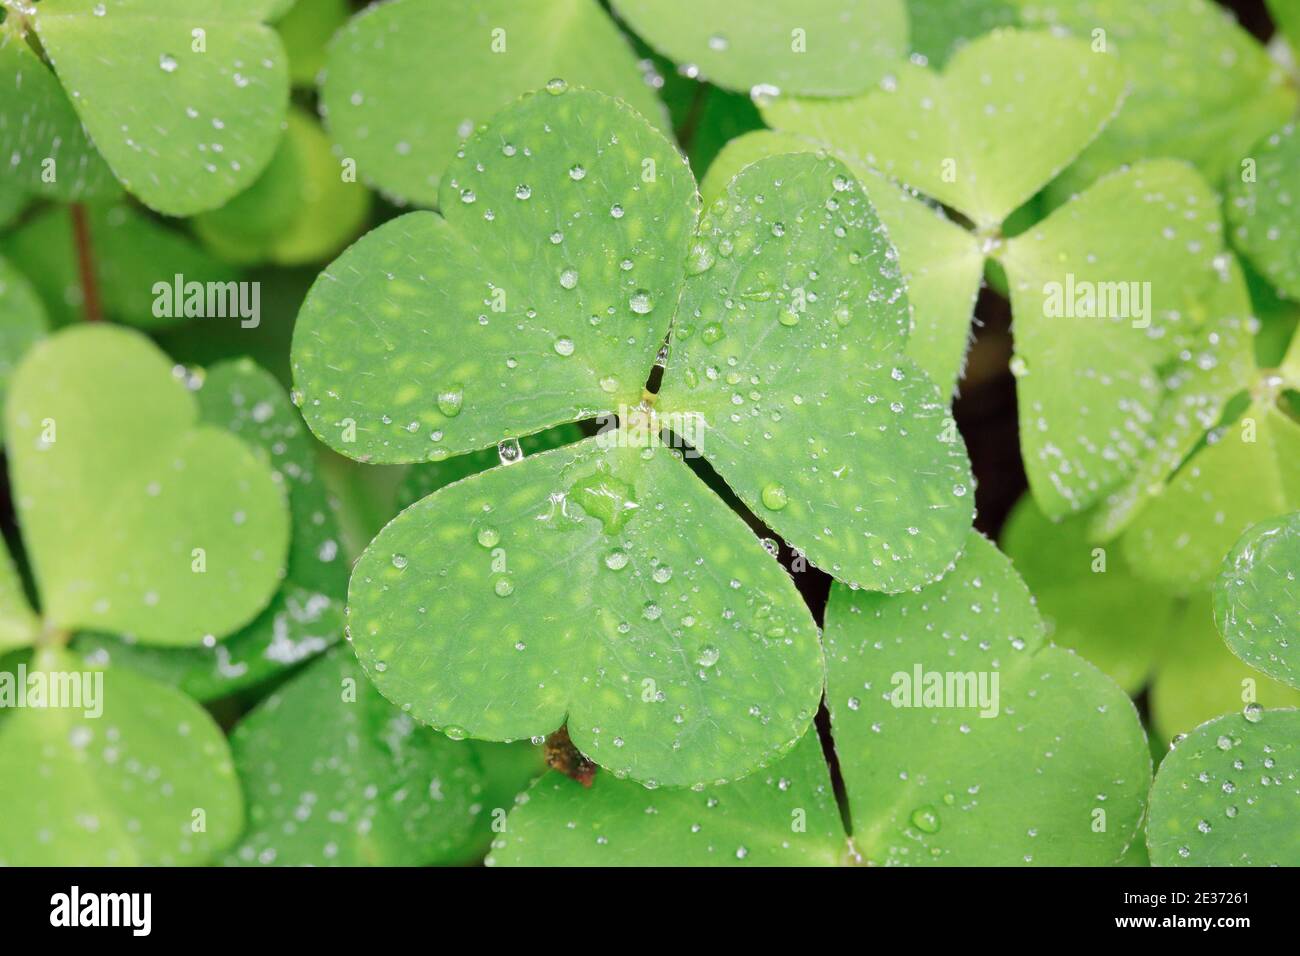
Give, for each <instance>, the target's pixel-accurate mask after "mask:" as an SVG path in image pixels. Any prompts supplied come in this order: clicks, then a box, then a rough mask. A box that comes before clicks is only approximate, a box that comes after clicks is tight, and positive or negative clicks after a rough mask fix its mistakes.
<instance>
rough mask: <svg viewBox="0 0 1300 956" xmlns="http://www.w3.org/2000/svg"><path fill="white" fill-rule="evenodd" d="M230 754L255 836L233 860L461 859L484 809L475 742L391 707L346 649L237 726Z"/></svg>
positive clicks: (378, 862)
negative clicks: (438, 730) (447, 734)
mask: <svg viewBox="0 0 1300 956" xmlns="http://www.w3.org/2000/svg"><path fill="white" fill-rule="evenodd" d="M231 749H232V751H233V753H234V760H235V765H236V767H237V768H238V770H239V776H240V780H241V782H242V783H243V786H244V790H245V793H246V795H247V801H248V829H247V830H246V831H245V833H244V835H243V836H242V837H241V838H240V841H239V844H238V845H237V846H236V847H234V848H233V849H232V850H231V852H230V854H229V855H228V856H227V858H226V862H227V863H238V864H245V865H247V864H262V865H271V864H274V865H277V866H303V865H306V866H422V865H429V864H431V863H442V862H454V861H455V860H456V853H457V852H458V851H459V850H460V849H461V848H462V847H463V846H464V845H465V843H466V841H467V840H468V839H469V837H470V834H471V833H472V831H473V826H474V822H475V818H476V817H477V815H478V814H479V813H480V812H482V810H483V808H482V805H481V803H480V800H479V797H480V794H481V791H482V787H483V775H482V771H481V770H480V768H479V765H478V761H477V759H476V758H475V755H474V753H473V751H472V750H471V748H470V746H469V745H468V744H466V743H457V742H455V741H451V740H448V739H447V738H446V737H444V736H442V735H441V734H438V733H435V732H434V731H431V730H429V729H428V728H425V727H421V726H419V725H418V724H417V723H416V722H415V721H414V720H412V719H411V717H409V716H407V715H406V714H403V713H402V712H401V711H400V710H398V709H397V708H396V707H394V706H393V705H392V704H390V703H388V701H386V700H384V699H383V698H382V697H381V696H379V694H378V692H376V691H375V689H374V687H373V686H372V685H371V684H370V682H369V681H367V680H366V678H365V675H364V674H363V673H362V672H361V668H360V667H359V666H358V665H357V663H356V660H355V659H354V658H353V656H352V652H351V651H350V650H349V649H347V648H339V649H337V650H335V651H332V652H331V653H330V654H328V655H327V656H325V657H323V658H321V659H320V660H319V661H316V662H315V663H313V664H311V665H310V666H309V667H307V668H306V669H305V670H303V671H302V672H301V673H300V674H298V675H297V676H295V677H294V678H293V679H292V680H290V681H289V683H287V684H285V685H284V686H282V687H280V688H279V689H277V690H276V691H275V692H274V693H272V694H271V695H270V696H269V697H268V698H267V699H266V700H264V701H263V702H262V703H261V704H260V705H259V706H258V708H257V709H256V710H254V711H253V712H252V713H251V714H249V715H248V716H247V717H245V718H244V719H243V720H242V721H241V722H240V723H239V725H238V726H237V727H236V728H235V731H234V733H233V735H232V736H231Z"/></svg>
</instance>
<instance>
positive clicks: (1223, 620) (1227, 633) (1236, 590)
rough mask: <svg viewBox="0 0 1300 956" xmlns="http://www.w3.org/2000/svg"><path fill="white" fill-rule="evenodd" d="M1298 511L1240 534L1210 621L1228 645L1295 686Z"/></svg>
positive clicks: (1299, 632) (1298, 665)
mask: <svg viewBox="0 0 1300 956" xmlns="http://www.w3.org/2000/svg"><path fill="white" fill-rule="evenodd" d="M1297 569H1300V512H1294V513H1292V514H1289V515H1286V516H1284V517H1281V518H1276V519H1270V520H1268V521H1265V522H1262V523H1260V524H1257V525H1255V526H1254V527H1252V528H1251V529H1250V530H1248V531H1247V532H1246V533H1245V534H1244V535H1242V537H1241V540H1240V541H1238V542H1237V544H1236V545H1235V546H1234V547H1233V549H1232V551H1230V552H1229V553H1228V556H1227V558H1225V559H1224V562H1223V572H1222V573H1221V574H1220V575H1219V580H1218V581H1217V582H1216V583H1215V588H1214V619H1215V622H1216V623H1217V624H1218V626H1219V631H1220V633H1222V634H1223V639H1224V640H1225V641H1226V642H1227V644H1228V649H1229V650H1231V651H1232V653H1234V654H1236V655H1237V656H1238V657H1240V658H1241V659H1242V660H1243V661H1245V662H1246V663H1247V664H1250V665H1251V666H1252V667H1256V668H1258V669H1259V670H1261V671H1263V672H1264V673H1265V674H1267V675H1268V676H1270V677H1273V678H1276V679H1277V680H1280V681H1282V682H1283V683H1285V684H1290V685H1291V686H1292V687H1295V688H1297V689H1300V646H1298V645H1300V640H1297V639H1298V638H1300V586H1297V583H1296V573H1297Z"/></svg>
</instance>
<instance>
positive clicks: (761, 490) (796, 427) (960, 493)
mask: <svg viewBox="0 0 1300 956" xmlns="http://www.w3.org/2000/svg"><path fill="white" fill-rule="evenodd" d="M689 263H690V264H689V265H688V272H689V273H691V274H690V275H689V277H688V279H687V282H686V287H685V289H684V291H683V293H682V299H681V303H680V305H679V306H678V317H677V320H676V322H675V323H674V327H673V351H672V356H671V360H670V363H669V368H668V371H667V373H666V375H665V379H664V386H663V389H662V392H661V394H660V407H661V408H662V410H663V413H664V415H665V417H666V418H668V419H669V420H670V421H671V419H672V418H673V417H674V416H677V417H680V418H681V419H683V426H682V427H683V429H684V430H685V432H686V435H685V437H686V439H687V441H689V442H691V443H692V444H693V445H694V446H695V447H696V448H697V450H698V451H699V452H700V453H701V454H702V455H703V456H704V457H705V458H706V459H708V461H709V462H710V463H711V464H712V465H713V467H714V468H716V469H717V470H718V472H719V474H720V475H721V476H722V477H723V479H724V480H725V481H726V482H727V483H728V485H729V486H730V487H731V488H732V489H733V490H734V491H735V492H736V493H737V494H738V495H739V496H740V498H741V499H742V500H743V501H744V502H745V503H746V505H748V507H749V508H750V510H751V511H753V512H754V513H755V514H756V515H758V516H759V517H760V520H762V521H763V522H764V523H765V524H767V525H768V526H769V527H771V528H772V529H773V530H775V531H777V532H778V533H780V534H781V535H783V536H784V537H786V538H788V539H789V540H791V541H794V542H796V543H797V544H798V546H799V547H800V548H801V549H802V550H803V551H804V552H805V553H806V554H807V556H808V559H809V560H810V561H812V563H814V564H816V565H818V566H819V567H822V568H824V569H825V570H827V571H828V572H830V573H831V574H832V575H834V576H835V577H836V578H839V579H841V580H844V581H846V582H848V583H852V584H857V585H860V586H863V587H869V588H872V589H875V590H888V591H899V590H903V589H906V588H910V587H913V586H915V585H919V584H923V583H926V582H928V581H931V580H934V579H935V578H936V577H938V576H939V575H940V574H942V573H943V571H944V569H945V568H946V567H947V566H948V564H949V562H950V561H951V559H952V557H953V555H954V554H956V552H957V551H958V549H959V548H960V547H961V543H962V541H963V540H964V538H965V534H966V529H967V528H968V527H969V526H970V520H971V516H972V513H973V494H972V479H971V476H970V470H969V464H968V462H967V459H966V451H965V446H964V445H963V443H962V441H961V439H960V437H958V436H957V435H956V434H955V429H954V428H952V427H951V425H950V421H951V420H950V417H949V414H948V410H947V405H946V401H945V396H943V395H942V394H940V392H939V390H938V389H937V388H935V386H934V384H933V383H932V382H931V381H930V380H929V378H928V377H927V376H926V375H925V373H924V372H922V371H921V370H920V369H919V368H918V367H917V366H916V364H915V363H914V362H912V361H911V360H910V359H908V358H906V357H905V356H904V355H903V354H902V353H903V348H904V345H905V342H906V338H907V334H908V328H909V325H910V313H909V310H908V304H907V295H906V290H905V288H904V283H903V279H902V277H901V275H900V274H899V270H898V263H897V255H896V253H895V251H894V249H893V247H892V246H891V245H890V243H889V239H888V237H887V236H886V234H885V231H884V228H883V226H882V225H881V224H880V220H879V219H878V218H877V217H876V215H875V212H874V209H873V207H872V206H871V204H870V201H869V200H868V198H867V196H866V194H865V192H864V191H863V189H862V187H861V185H860V184H859V183H858V181H857V180H856V179H855V178H854V177H853V174H852V173H851V172H850V171H849V169H848V168H847V167H846V166H844V165H843V164H842V163H840V162H839V161H837V160H834V159H830V158H814V157H812V156H808V155H802V154H797V155H788V156H774V157H770V158H767V159H764V160H762V161H761V162H759V163H756V164H754V165H750V166H748V167H746V168H744V169H742V171H741V172H740V173H739V174H738V175H737V176H736V178H735V179H733V180H732V181H731V183H730V184H729V185H728V187H727V192H726V194H725V196H723V197H719V198H718V199H717V200H715V201H714V202H713V203H712V204H711V205H710V207H709V208H708V209H706V210H705V212H704V215H703V218H702V221H701V225H700V229H699V232H698V234H697V238H696V241H695V243H694V245H693V246H692V248H691V254H690V260H689ZM945 430H947V431H948V434H945ZM886 461H888V462H889V465H888V466H885V465H884V463H885V462H886Z"/></svg>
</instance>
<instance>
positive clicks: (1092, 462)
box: [764, 30, 1221, 517]
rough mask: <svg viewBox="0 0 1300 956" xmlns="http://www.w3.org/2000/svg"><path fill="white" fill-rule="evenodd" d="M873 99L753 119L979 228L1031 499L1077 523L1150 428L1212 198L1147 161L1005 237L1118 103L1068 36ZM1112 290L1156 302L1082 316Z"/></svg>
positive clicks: (1009, 46)
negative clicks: (1005, 311)
mask: <svg viewBox="0 0 1300 956" xmlns="http://www.w3.org/2000/svg"><path fill="white" fill-rule="evenodd" d="M1031 77H1032V78H1033V79H1032V81H1031V79H1030V78H1031ZM882 86H883V88H882V89H881V90H878V91H876V92H873V93H870V94H867V95H865V96H861V97H856V98H849V99H841V100H812V99H799V98H784V97H779V98H776V99H775V100H773V101H772V102H770V103H769V104H767V105H766V107H765V109H764V115H765V117H766V118H767V119H768V120H769V121H770V122H771V123H773V125H775V126H777V127H778V128H779V129H781V130H784V131H790V132H795V133H798V134H800V135H802V136H804V137H806V138H809V139H811V140H813V141H815V142H818V143H823V144H825V145H827V146H828V147H829V148H831V149H833V150H835V151H837V152H839V153H841V154H843V155H846V156H848V157H851V158H852V159H853V160H854V161H855V162H856V163H858V164H861V165H862V166H865V167H868V168H874V169H876V170H879V171H881V172H883V173H885V174H888V175H890V176H892V177H894V178H896V179H899V180H901V181H902V182H904V183H905V184H907V185H909V186H912V187H914V188H917V189H919V190H921V191H922V192H924V193H925V194H927V195H929V196H931V197H933V198H935V199H937V200H939V201H941V202H943V203H945V204H946V205H949V206H951V207H953V208H955V209H956V210H957V211H958V212H960V213H962V214H964V215H965V216H967V217H968V218H970V219H971V220H972V221H973V222H974V224H975V226H976V229H977V236H978V238H979V239H980V241H981V243H982V248H983V249H984V251H985V253H986V254H987V255H988V256H990V257H991V258H992V260H993V261H994V262H995V263H996V264H998V265H1000V266H1002V267H1003V268H1005V270H1006V274H1007V276H1008V281H1009V288H1010V297H1011V299H1012V308H1013V313H1014V316H1015V325H1014V328H1015V332H1016V352H1017V360H1016V362H1015V364H1014V366H1013V370H1015V371H1016V372H1017V373H1018V375H1019V381H1018V385H1017V389H1018V391H1019V397H1020V405H1021V409H1022V414H1021V445H1022V449H1023V455H1024V460H1025V466H1026V470H1027V471H1028V474H1029V481H1030V487H1031V489H1032V490H1033V493H1034V497H1035V499H1036V500H1037V501H1038V503H1039V505H1040V507H1042V508H1043V510H1044V511H1045V512H1046V513H1047V514H1048V515H1050V516H1054V517H1056V516H1060V515H1063V514H1066V513H1069V512H1071V511H1081V510H1084V509H1086V508H1088V507H1089V506H1090V505H1092V504H1093V503H1095V502H1096V501H1097V500H1098V499H1099V498H1100V497H1101V495H1102V494H1104V493H1105V492H1106V491H1107V490H1108V489H1109V488H1111V487H1113V486H1114V485H1115V484H1117V483H1119V482H1120V481H1122V480H1123V479H1124V478H1126V477H1127V476H1128V474H1130V473H1131V472H1132V471H1133V469H1134V467H1135V462H1136V459H1137V458H1138V457H1139V456H1140V454H1141V451H1142V450H1143V448H1144V445H1145V443H1146V441H1147V438H1148V436H1147V435H1146V434H1145V433H1144V432H1143V423H1144V421H1146V420H1147V419H1148V418H1149V417H1150V416H1151V415H1152V414H1154V410H1155V406H1156V405H1157V404H1158V403H1159V401H1160V399H1161V397H1162V390H1161V383H1160V381H1159V378H1158V375H1157V367H1156V366H1157V365H1159V364H1160V363H1162V362H1164V361H1166V360H1168V359H1169V358H1170V357H1171V356H1172V354H1173V350H1174V347H1175V338H1176V337H1175V336H1174V335H1173V334H1171V333H1172V330H1173V329H1174V328H1179V327H1180V326H1179V324H1178V323H1179V320H1180V317H1181V316H1182V315H1183V314H1184V313H1187V312H1189V311H1190V308H1191V305H1192V304H1193V303H1194V302H1195V301H1196V300H1197V298H1198V296H1199V295H1200V294H1201V293H1202V291H1203V290H1204V289H1206V288H1208V287H1209V284H1210V282H1211V281H1212V276H1213V275H1214V271H1213V269H1212V268H1211V266H1212V264H1213V263H1214V262H1215V260H1216V256H1218V255H1219V252H1220V248H1221V236H1220V231H1221V227H1220V226H1219V222H1218V218H1217V216H1215V215H1212V213H1213V211H1214V210H1215V208H1216V206H1217V201H1216V199H1215V197H1214V195H1213V193H1212V192H1210V190H1209V189H1208V188H1207V187H1206V186H1205V184H1204V183H1203V182H1202V181H1201V180H1200V178H1199V177H1198V176H1197V175H1196V174H1195V172H1194V171H1192V170H1191V169H1190V168H1189V167H1187V166H1185V165H1183V164H1179V163H1174V162H1162V161H1154V162H1151V163H1145V164H1141V165H1139V166H1136V167H1134V168H1132V169H1129V170H1122V171H1119V172H1116V173H1114V174H1112V175H1111V176H1110V177H1108V178H1106V179H1105V180H1103V181H1101V182H1099V183H1098V184H1096V185H1095V186H1094V187H1093V188H1092V189H1090V190H1089V191H1088V192H1087V193H1085V194H1084V195H1082V196H1080V197H1078V198H1077V199H1076V200H1074V201H1073V202H1071V203H1069V204H1068V205H1067V206H1065V207H1063V208H1061V209H1059V210H1057V211H1056V212H1055V213H1054V214H1052V215H1051V216H1049V217H1048V218H1047V219H1046V220H1044V221H1042V222H1040V223H1038V224H1037V225H1036V226H1033V227H1032V228H1030V229H1028V230H1026V231H1024V232H1021V233H1020V234H1019V235H1017V236H1015V237H1014V238H1011V239H1005V238H1003V236H1002V235H1001V230H1002V229H1003V227H1004V222H1005V220H1006V219H1007V217H1009V216H1010V215H1011V214H1012V213H1013V212H1014V211H1015V210H1016V209H1017V208H1019V207H1021V206H1022V205H1023V204H1024V203H1025V202H1026V201H1028V200H1029V199H1030V198H1031V197H1033V196H1034V195H1035V194H1036V193H1037V192H1038V191H1039V190H1040V189H1041V188H1042V187H1043V186H1044V185H1046V184H1047V183H1048V182H1049V181H1050V180H1051V179H1052V178H1053V177H1054V176H1055V175H1057V174H1058V173H1059V172H1060V171H1061V170H1062V169H1063V168H1064V167H1065V166H1066V165H1068V164H1069V162H1070V161H1071V160H1072V159H1074V157H1075V156H1077V155H1078V153H1079V152H1080V151H1081V150H1082V149H1083V148H1084V146H1085V145H1086V144H1087V143H1088V142H1089V141H1090V140H1091V139H1092V138H1093V137H1094V136H1095V135H1096V134H1097V132H1098V131H1099V130H1100V129H1101V128H1102V127H1103V126H1104V125H1105V123H1106V122H1107V120H1108V119H1109V118H1110V116H1111V115H1112V114H1113V113H1114V112H1115V110H1116V109H1117V108H1118V107H1119V105H1120V101H1121V99H1122V95H1123V79H1122V76H1121V73H1120V70H1119V67H1118V66H1117V65H1116V63H1115V61H1114V59H1113V58H1110V57H1107V56H1104V55H1102V54H1098V53H1094V52H1092V51H1091V50H1090V49H1089V47H1088V46H1086V45H1085V44H1083V43H1081V42H1079V41H1077V40H1073V39H1069V38H1063V37H1054V36H1049V35H1046V34H1039V33H1027V32H1022V31H1015V30H1002V31H995V32H994V33H992V34H989V35H988V36H986V37H983V38H981V39H979V40H976V41H974V42H972V43H970V44H968V45H966V46H964V47H962V48H961V49H960V51H958V52H957V53H956V54H955V55H954V56H953V57H952V58H951V60H950V61H949V62H948V65H947V67H946V69H945V70H944V72H943V73H942V74H939V73H934V72H932V71H930V70H928V69H926V68H924V67H921V66H918V65H915V64H909V65H907V66H906V67H905V68H902V69H900V71H899V73H898V75H897V76H896V77H893V78H891V79H890V80H889V81H888V82H887V83H884V84H882ZM900 241H901V242H902V243H903V244H904V245H906V244H907V242H908V239H907V238H906V237H905V238H904V239H903V240H900ZM953 248H954V250H955V255H957V256H958V257H962V258H964V256H965V255H967V254H968V253H967V252H963V250H962V247H961V245H959V244H955V245H954V246H953ZM957 261H961V258H959V259H958V260H957ZM913 268H915V267H913ZM1142 282H1146V283H1149V285H1146V286H1143V285H1141V283H1142ZM1112 284H1113V285H1114V286H1115V287H1116V288H1118V287H1120V286H1123V287H1124V289H1125V290H1126V291H1128V292H1129V293H1130V295H1140V294H1141V293H1142V291H1143V290H1145V289H1149V290H1150V295H1149V296H1148V297H1147V301H1146V302H1145V303H1144V305H1143V306H1142V308H1141V309H1140V310H1139V308H1138V307H1137V305H1136V304H1135V303H1136V300H1131V301H1130V305H1129V306H1128V307H1127V308H1118V309H1116V310H1114V311H1116V312H1119V313H1121V314H1119V315H1111V316H1108V317H1103V318H1090V317H1089V318H1084V317H1082V316H1079V317H1076V314H1075V310H1074V304H1075V301H1076V299H1077V295H1076V293H1075V291H1074V290H1075V288H1076V287H1077V288H1079V289H1083V290H1086V289H1090V288H1092V289H1096V288H1101V289H1105V288H1108V287H1110V286H1111V285H1112ZM1134 286H1136V287H1137V288H1138V292H1137V293H1134V292H1133V291H1132V289H1133V287H1134ZM948 294H949V295H950V296H951V295H953V293H952V292H951V291H950V292H949V293H948ZM960 294H961V292H960V290H959V293H958V295H959V296H960ZM1053 295H1055V296H1056V299H1053V298H1052V296H1053ZM1067 298H1068V299H1069V300H1070V302H1069V304H1068V307H1067V303H1066V299H1067ZM957 301H961V299H960V298H958V300H957ZM1090 301H1092V302H1094V303H1096V302H1097V301H1098V299H1097V298H1096V293H1095V292H1094V293H1093V299H1092V300H1090ZM948 308H949V309H951V308H952V306H951V305H949V306H948ZM1139 311H1140V312H1141V314H1139ZM945 314H950V313H945ZM952 314H955V313H952ZM1184 324H1185V323H1184ZM918 326H921V322H920V320H919V319H918ZM943 327H944V328H948V327H949V326H948V323H946V322H944V323H943ZM944 340H945V341H950V339H949V338H948V337H947V336H945V337H944ZM1063 380H1065V381H1068V382H1069V383H1070V385H1071V387H1070V388H1061V387H1060V385H1061V382H1062V381H1063Z"/></svg>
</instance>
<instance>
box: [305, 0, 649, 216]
mask: <svg viewBox="0 0 1300 956" xmlns="http://www.w3.org/2000/svg"><path fill="white" fill-rule="evenodd" d="M555 78H563V79H565V80H567V81H568V82H569V83H570V84H571V85H574V86H585V87H589V88H591V89H593V90H600V91H602V92H604V93H608V94H610V95H611V96H617V97H621V98H622V99H624V100H626V101H627V103H628V104H629V105H630V106H631V107H632V108H633V109H634V110H637V111H639V112H640V113H642V114H643V115H644V116H645V117H646V118H647V119H648V120H649V121H650V122H651V123H652V124H654V125H656V126H659V127H661V128H665V129H666V128H667V125H666V120H667V116H666V114H665V112H664V108H663V106H662V105H661V104H660V102H659V100H658V98H657V97H656V96H655V94H654V91H653V89H652V88H651V87H650V86H649V85H648V84H647V83H645V82H643V80H642V76H641V73H640V71H639V69H638V67H637V62H636V58H635V56H634V54H633V52H632V50H631V48H630V47H629V45H628V43H627V41H626V39H625V38H624V37H623V36H622V34H620V33H619V31H618V29H617V28H616V27H615V26H614V24H613V23H612V22H611V21H610V19H609V17H608V16H606V15H605V13H604V11H603V10H602V9H601V8H600V6H599V5H598V4H597V3H595V2H594V0H549V2H547V3H517V2H514V0H478V2H476V3H475V4H473V7H472V9H467V8H466V5H465V4H464V3H462V2H460V0H393V2H390V3H383V4H372V5H371V6H370V7H368V8H367V9H365V10H363V11H362V12H361V13H359V14H357V15H356V16H354V17H353V18H352V19H351V20H350V21H349V22H348V24H347V26H346V27H344V28H343V29H342V30H341V31H340V32H339V33H338V34H337V35H336V37H335V39H334V40H333V41H332V42H331V44H330V48H329V51H328V63H327V67H326V75H325V80H324V82H323V84H322V87H321V108H322V114H323V115H324V116H325V118H326V121H327V124H328V128H329V131H330V134H331V135H332V137H333V138H334V141H335V142H336V143H337V144H338V145H339V147H340V148H341V149H342V155H343V157H344V158H345V159H352V160H355V162H356V168H357V171H358V172H359V173H360V175H361V177H362V178H363V179H364V180H365V181H366V182H368V183H370V184H371V185H373V186H375V187H377V188H378V189H380V190H382V191H383V192H385V193H387V194H389V195H391V196H393V197H395V198H398V199H401V200H406V201H409V202H414V203H418V204H421V205H426V206H431V205H434V204H435V203H436V204H438V205H440V206H442V208H443V209H444V210H446V209H448V206H449V205H450V202H458V200H457V199H456V194H455V193H450V194H449V193H448V192H447V191H446V190H445V189H440V182H441V180H442V178H443V175H444V171H445V170H446V168H447V166H448V165H449V164H451V163H452V162H453V153H454V152H455V151H456V147H457V146H458V145H459V144H460V142H461V141H462V140H463V139H465V138H466V137H467V136H469V135H470V133H471V132H472V131H473V130H474V129H475V127H476V126H478V125H479V124H481V123H484V122H486V121H487V120H488V119H490V118H491V117H492V115H493V114H494V113H496V112H497V111H498V110H500V109H501V108H503V107H505V106H507V105H509V104H510V103H511V102H513V101H514V100H515V98H516V97H518V96H520V95H521V94H523V93H525V92H527V91H528V90H536V89H540V88H541V87H543V86H544V85H546V84H547V83H548V82H549V81H551V80H552V79H555ZM431 91H432V92H431ZM416 104H418V105H419V108H418V109H413V108H412V107H413V106H415V105H416ZM495 145H496V147H497V148H498V149H499V148H500V146H501V145H502V144H501V143H500V142H498V143H496V144H495ZM516 145H517V146H518V147H519V148H520V150H521V152H522V149H523V146H524V145H525V144H523V143H517V144H516ZM647 155H649V154H647ZM480 158H481V156H480ZM577 159H578V157H576V156H574V157H572V158H571V160H570V162H575V161H577ZM460 165H461V166H462V168H465V167H464V164H460ZM515 165H516V166H519V165H523V163H522V157H521V162H520V163H516V164H515ZM566 169H567V166H566ZM462 176H463V173H462ZM511 186H512V188H513V186H514V183H511ZM449 200H450V202H449ZM483 208H484V207H483V206H482V205H480V206H478V207H476V208H475V209H474V210H473V212H474V213H475V215H479V214H481V210H482V209H483ZM497 211H498V212H502V211H503V210H502V209H500V208H498V209H497Z"/></svg>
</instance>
